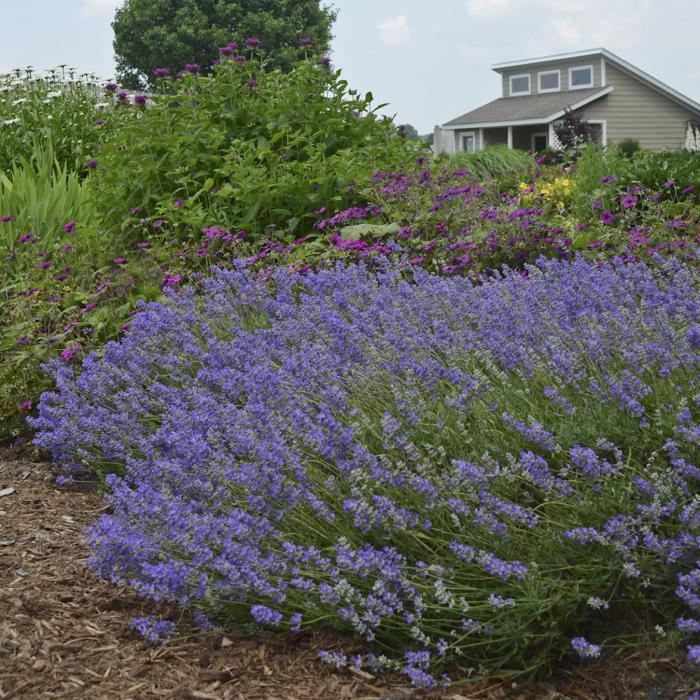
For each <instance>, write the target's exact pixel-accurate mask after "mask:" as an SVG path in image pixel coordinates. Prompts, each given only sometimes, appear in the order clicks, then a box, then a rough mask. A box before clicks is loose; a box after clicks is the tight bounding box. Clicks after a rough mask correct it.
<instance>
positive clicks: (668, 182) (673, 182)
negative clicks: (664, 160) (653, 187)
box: [664, 180, 676, 190]
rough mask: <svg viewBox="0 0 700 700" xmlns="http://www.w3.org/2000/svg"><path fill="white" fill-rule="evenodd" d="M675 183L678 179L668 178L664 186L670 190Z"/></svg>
mask: <svg viewBox="0 0 700 700" xmlns="http://www.w3.org/2000/svg"><path fill="white" fill-rule="evenodd" d="M675 184H676V181H675V180H666V182H664V187H665V188H666V189H667V190H670V189H671V187H673V186H674V185H675Z"/></svg>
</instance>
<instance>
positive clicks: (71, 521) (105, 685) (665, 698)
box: [0, 452, 700, 700]
mask: <svg viewBox="0 0 700 700" xmlns="http://www.w3.org/2000/svg"><path fill="white" fill-rule="evenodd" d="M104 508H105V506H104V503H103V502H102V500H101V499H100V498H99V497H98V496H97V495H95V494H94V493H91V492H85V491H80V490H72V491H67V490H61V489H57V488H55V486H54V485H53V475H52V473H51V469H50V467H49V466H48V465H46V464H40V463H34V462H32V461H31V460H29V459H27V458H26V457H22V456H17V455H14V454H11V453H10V454H6V453H1V452H0V700H5V699H6V698H29V699H34V698H37V699H38V698H114V699H118V700H129V699H134V700H136V699H141V698H148V699H150V698H176V699H183V700H184V699H189V698H202V700H208V699H211V700H229V699H232V700H262V699H264V700H334V699H336V698H339V699H343V698H357V699H358V700H407V699H409V700H413V699H414V698H415V699H418V698H420V699H421V700H428V699H434V698H443V699H446V700H467V699H472V698H473V699H476V698H479V699H481V700H495V699H496V698H508V699H509V700H530V699H532V700H555V699H558V700H567V699H569V700H601V699H605V700H625V699H628V698H629V699H630V700H633V699H634V700H636V699H637V698H639V699H640V700H680V699H681V698H686V697H687V695H688V692H689V691H690V690H693V689H694V687H695V688H697V687H700V678H698V677H697V675H696V676H695V678H691V676H690V671H689V669H688V668H687V667H684V666H683V664H682V663H679V662H678V661H677V660H676V659H653V658H645V659H641V658H636V659H628V660H626V661H625V662H624V663H620V662H618V661H616V662H615V663H612V664H611V663H610V662H607V664H606V663H603V662H601V665H598V664H596V665H586V666H582V667H579V668H574V669H569V670H562V671H561V672H560V673H559V675H558V677H557V678H555V679H550V680H549V681H548V682H539V683H531V684H522V685H521V684H514V683H511V682H508V683H487V684H481V685H466V686H464V685H460V686H454V687H452V688H451V689H448V690H446V691H442V692H440V693H426V692H422V691H418V690H415V689H413V688H411V687H409V686H408V685H407V684H406V682H405V680H404V679H402V678H401V677H399V676H394V677H382V678H375V677H374V676H372V675H370V674H367V673H364V672H357V673H353V672H350V671H344V672H333V671H331V670H330V669H328V668H327V667H326V666H324V665H323V664H321V663H320V662H318V661H317V659H316V655H317V653H318V650H319V649H341V648H343V647H346V646H347V641H348V640H344V641H345V642H346V644H345V645H344V644H343V643H342V641H343V640H339V639H338V638H337V637H333V636H331V635H328V634H326V635H324V634H313V635H312V634H301V635H295V636H286V637H284V636H277V637H274V636H266V635H256V636H251V635H248V636H234V635H228V636H224V635H223V634H221V633H211V634H206V635H205V634H202V633H200V632H199V631H198V630H197V629H196V628H195V627H193V626H192V625H191V624H189V623H188V622H187V618H186V616H185V615H182V616H180V614H179V612H178V611H177V610H175V609H170V610H165V611H164V610H163V609H162V608H161V609H159V610H157V609H156V608H155V607H154V606H152V605H150V604H149V603H147V602H144V601H143V600H141V599H139V598H137V597H136V596H135V595H134V594H133V593H131V592H130V591H128V590H120V589H117V588H116V587H114V586H113V585H111V584H109V583H107V582H105V581H102V580H100V579H98V578H97V577H96V576H95V575H94V574H93V573H92V572H91V571H90V570H89V569H87V568H86V566H85V559H86V557H87V556H88V549H87V547H86V544H85V540H84V538H83V531H84V530H85V528H86V526H88V525H89V524H90V523H92V522H94V521H95V520H96V519H97V518H98V517H99V515H100V512H101V511H103V509H104ZM163 612H165V613H168V612H169V613H170V618H169V619H174V620H177V619H178V618H179V617H182V620H181V623H180V624H179V625H178V634H177V635H176V636H175V637H174V638H173V639H172V640H171V641H170V642H168V643H167V644H165V645H163V646H158V647H152V646H148V645H146V644H145V643H144V642H143V641H142V640H141V638H140V637H139V636H138V635H137V634H136V633H135V632H132V631H131V630H130V627H129V625H130V620H131V618H132V617H141V616H144V615H149V614H159V613H160V614H162V613H163ZM637 656H639V655H637ZM693 682H695V686H694V687H693Z"/></svg>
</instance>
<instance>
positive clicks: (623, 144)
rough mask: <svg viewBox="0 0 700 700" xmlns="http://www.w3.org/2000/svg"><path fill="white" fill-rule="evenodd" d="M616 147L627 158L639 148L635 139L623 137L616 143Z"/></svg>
mask: <svg viewBox="0 0 700 700" xmlns="http://www.w3.org/2000/svg"><path fill="white" fill-rule="evenodd" d="M617 147H618V148H619V150H620V153H622V155H623V156H627V157H628V158H631V157H632V156H633V155H634V154H635V153H636V152H637V151H638V150H639V149H640V146H639V141H637V139H623V140H622V141H620V143H618V144H617Z"/></svg>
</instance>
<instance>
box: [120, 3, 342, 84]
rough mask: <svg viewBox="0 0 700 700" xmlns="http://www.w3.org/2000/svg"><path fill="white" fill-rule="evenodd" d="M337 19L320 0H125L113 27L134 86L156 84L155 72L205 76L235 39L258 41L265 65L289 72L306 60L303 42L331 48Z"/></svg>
mask: <svg viewBox="0 0 700 700" xmlns="http://www.w3.org/2000/svg"><path fill="white" fill-rule="evenodd" d="M335 16H336V13H335V11H334V10H332V9H329V8H326V7H320V4H319V0H227V1H226V2H221V1H220V0H125V2H124V4H123V6H122V7H120V8H119V9H118V10H117V12H116V15H115V18H114V22H113V23H112V28H113V29H114V51H115V54H116V60H117V69H118V74H119V77H120V80H121V81H122V82H123V83H124V84H125V85H127V86H128V87H131V88H139V87H144V86H147V85H151V86H153V85H154V78H153V70H154V69H155V68H169V69H170V71H171V73H172V74H175V73H177V72H178V71H180V70H182V69H183V68H184V66H185V65H186V64H199V65H200V66H201V69H202V71H203V72H204V73H205V74H206V73H209V71H210V69H211V66H212V64H213V62H214V61H215V60H216V59H217V58H218V52H217V49H218V47H223V46H226V45H227V44H228V43H229V42H230V41H231V39H233V38H234V36H243V37H256V38H258V39H260V40H261V42H262V47H263V48H264V50H265V51H266V52H270V56H269V58H267V61H268V62H269V63H270V64H271V65H272V66H274V67H279V68H282V69H283V70H284V71H288V70H290V69H291V67H292V65H294V63H296V62H297V61H299V60H300V59H302V58H304V56H305V48H304V47H299V45H298V43H297V42H298V40H299V39H301V38H308V39H310V40H311V42H312V46H313V49H314V51H316V52H320V53H325V52H326V51H327V50H328V46H329V43H330V40H331V36H332V35H331V26H332V24H333V22H334V20H335Z"/></svg>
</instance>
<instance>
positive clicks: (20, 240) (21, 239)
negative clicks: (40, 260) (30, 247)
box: [17, 231, 34, 243]
mask: <svg viewBox="0 0 700 700" xmlns="http://www.w3.org/2000/svg"><path fill="white" fill-rule="evenodd" d="M32 238H34V234H33V233H32V232H31V231H27V233H23V234H22V235H21V236H20V237H19V238H18V239H17V243H26V242H27V241H31V240H32Z"/></svg>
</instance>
